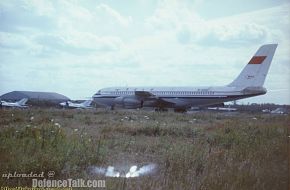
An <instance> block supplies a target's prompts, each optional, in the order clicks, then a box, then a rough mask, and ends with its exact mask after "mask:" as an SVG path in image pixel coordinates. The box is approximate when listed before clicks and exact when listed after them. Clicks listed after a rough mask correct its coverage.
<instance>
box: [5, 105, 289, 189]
mask: <svg viewBox="0 0 290 190" xmlns="http://www.w3.org/2000/svg"><path fill="white" fill-rule="evenodd" d="M289 123H290V117H289V115H288V116H287V115H266V114H256V115H253V114H247V113H241V114H228V113H212V112H200V113H194V114H178V113H172V112H168V113H155V112H146V111H122V110H119V111H114V112H110V111H94V110H89V111H84V110H83V111H82V110H56V109H44V110H40V109H39V110H38V109H30V110H0V126H1V128H0V145H1V146H0V171H1V173H2V174H3V173H6V172H14V171H17V172H18V173H26V172H27V173H30V172H31V171H33V172H35V173H40V172H42V171H44V172H47V171H50V170H53V171H55V173H56V176H55V178H56V179H67V178H85V179H106V186H107V189H271V190H272V189H287V185H288V162H287V159H289V155H288V152H289V147H287V140H288V139H287V136H288V135H289V134H288V135H287V130H288V129H287V127H289ZM147 163H156V164H157V165H158V168H157V171H156V172H155V173H154V174H153V175H149V176H143V177H139V178H131V179H127V180H126V181H125V182H124V179H120V178H119V179H118V178H107V177H104V176H100V175H99V176H98V175H92V174H89V173H88V172H87V168H88V167H89V166H92V165H94V166H100V167H107V166H109V165H113V166H116V167H126V168H129V167H130V166H132V165H134V164H137V165H138V166H140V165H144V164H147ZM0 183H1V185H2V186H6V185H9V186H26V185H27V186H29V185H31V181H30V180H27V179H20V178H18V179H10V180H6V179H4V178H1V179H0Z"/></svg>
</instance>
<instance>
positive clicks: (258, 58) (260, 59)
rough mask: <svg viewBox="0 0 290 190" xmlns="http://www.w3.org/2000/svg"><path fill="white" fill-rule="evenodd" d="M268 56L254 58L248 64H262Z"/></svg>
mask: <svg viewBox="0 0 290 190" xmlns="http://www.w3.org/2000/svg"><path fill="white" fill-rule="evenodd" d="M266 57H267V56H254V57H252V59H251V60H250V62H249V63H248V64H261V63H262V62H263V61H264V60H265V59H266Z"/></svg>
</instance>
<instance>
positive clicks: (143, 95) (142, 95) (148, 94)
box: [135, 91, 156, 98]
mask: <svg viewBox="0 0 290 190" xmlns="http://www.w3.org/2000/svg"><path fill="white" fill-rule="evenodd" d="M135 96H138V97H140V98H149V97H156V96H155V95H154V94H152V93H151V92H148V91H135Z"/></svg>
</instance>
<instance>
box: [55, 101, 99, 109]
mask: <svg viewBox="0 0 290 190" xmlns="http://www.w3.org/2000/svg"><path fill="white" fill-rule="evenodd" d="M91 103H92V100H86V101H84V102H82V103H73V102H71V101H66V102H61V103H59V105H61V106H62V107H64V108H78V109H90V108H93V107H92V106H90V105H91Z"/></svg>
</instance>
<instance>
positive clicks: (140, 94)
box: [135, 91, 175, 107]
mask: <svg viewBox="0 0 290 190" xmlns="http://www.w3.org/2000/svg"><path fill="white" fill-rule="evenodd" d="M135 96H137V97H138V98H142V99H145V100H149V101H150V100H151V101H152V100H153V101H155V104H156V106H158V107H165V106H169V107H171V106H174V105H175V103H173V102H169V101H166V100H164V99H162V98H161V97H158V96H156V95H154V94H152V93H151V92H148V91H135Z"/></svg>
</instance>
